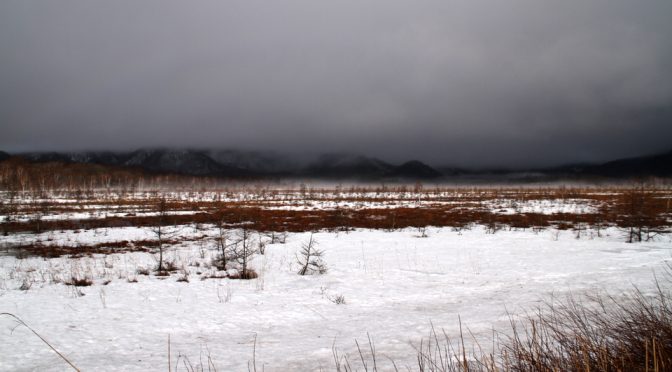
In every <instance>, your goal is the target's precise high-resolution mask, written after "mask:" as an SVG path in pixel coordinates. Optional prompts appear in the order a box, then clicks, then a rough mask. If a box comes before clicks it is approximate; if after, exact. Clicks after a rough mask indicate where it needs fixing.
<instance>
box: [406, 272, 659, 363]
mask: <svg viewBox="0 0 672 372" xmlns="http://www.w3.org/2000/svg"><path fill="white" fill-rule="evenodd" d="M667 282H668V284H669V283H670V282H671V278H670V277H669V275H668V277H667ZM670 301H671V298H670V291H669V290H668V289H664V288H663V287H662V286H661V285H660V283H659V282H658V281H657V280H656V291H655V293H654V294H653V295H646V294H645V293H643V292H642V291H640V290H639V289H634V290H633V291H631V292H630V293H629V294H626V295H623V296H611V295H595V296H584V297H582V298H580V299H577V298H576V297H568V298H566V299H563V300H561V301H553V302H547V303H546V304H545V305H543V306H542V307H540V308H539V309H538V310H537V311H535V312H534V313H532V314H528V315H526V316H523V317H520V318H514V317H513V316H511V317H510V319H511V330H510V331H511V332H510V333H509V335H508V336H504V337H503V338H502V339H501V341H500V342H499V344H498V345H497V346H495V347H494V349H495V350H494V352H492V353H487V354H486V353H485V352H483V351H482V349H481V348H480V346H478V345H477V344H476V346H477V347H474V348H471V349H472V351H471V352H469V351H467V350H466V348H465V346H464V345H465V341H464V337H460V340H459V341H458V342H457V343H453V342H452V341H451V340H450V339H449V338H448V337H447V335H446V334H445V333H443V334H442V335H438V334H437V332H436V331H435V330H432V333H431V335H430V338H429V340H425V341H423V343H422V344H421V345H420V348H419V349H418V359H417V360H418V370H419V371H428V372H435V371H441V372H443V371H460V372H463V371H544V372H545V371H549V372H550V371H577V372H579V371H581V372H588V371H624V372H625V371H653V372H659V371H671V370H672V303H671V302H670ZM493 337H495V336H494V335H493Z"/></svg>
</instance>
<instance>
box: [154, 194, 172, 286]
mask: <svg viewBox="0 0 672 372" xmlns="http://www.w3.org/2000/svg"><path fill="white" fill-rule="evenodd" d="M156 212H157V213H158V214H157V216H156V217H157V218H156V222H155V224H154V226H152V227H151V228H150V230H151V231H152V233H154V235H155V236H156V240H157V245H158V247H159V265H158V267H157V268H156V271H157V273H158V274H159V275H165V274H166V272H165V271H166V270H165V268H164V265H163V245H164V243H165V242H166V240H168V239H170V238H171V237H173V236H175V234H176V233H177V232H176V231H175V230H174V229H173V228H172V224H171V221H169V213H168V203H167V202H166V198H165V197H164V196H161V197H160V198H159V199H158V200H157V201H156Z"/></svg>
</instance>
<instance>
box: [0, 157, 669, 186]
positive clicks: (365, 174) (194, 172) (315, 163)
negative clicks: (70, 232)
mask: <svg viewBox="0 0 672 372" xmlns="http://www.w3.org/2000/svg"><path fill="white" fill-rule="evenodd" d="M13 155H16V157H19V158H21V159H24V160H27V161H30V162H61V163H85V164H86V163H88V164H99V165H106V166H115V167H132V168H134V169H140V170H143V171H147V172H153V173H171V174H183V175H190V176H213V177H221V178H233V179H291V178H301V179H325V180H360V181H379V180H382V181H404V180H431V181H437V182H440V181H451V180H453V181H455V180H458V181H459V180H479V179H483V180H504V181H506V180H512V181H515V180H522V181H525V180H529V181H544V180H553V179H563V178H565V179H599V178H606V179H609V178H612V179H614V178H616V179H618V178H620V179H626V178H636V177H638V178H641V177H672V151H670V152H667V153H661V154H657V155H650V156H642V157H635V158H628V159H621V160H614V161H610V162H606V163H598V164H570V165H565V166H560V167H552V168H526V169H474V168H467V167H454V166H435V167H432V166H429V165H427V164H425V163H423V162H421V161H418V160H408V161H405V162H402V163H398V164H393V163H389V162H386V161H383V160H381V159H378V158H375V157H368V156H363V155H352V154H322V155H305V154H304V155H298V154H284V153H278V152H264V151H237V150H194V149H140V150H136V151H130V152H111V151H100V152H93V151H89V152H34V153H21V154H13ZM7 158H10V154H7V153H0V161H2V160H3V159H7Z"/></svg>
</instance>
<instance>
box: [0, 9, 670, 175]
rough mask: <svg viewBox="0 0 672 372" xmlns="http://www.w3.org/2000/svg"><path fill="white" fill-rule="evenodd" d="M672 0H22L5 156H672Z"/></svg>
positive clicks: (2, 33)
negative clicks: (103, 152)
mask: <svg viewBox="0 0 672 372" xmlns="http://www.w3.org/2000/svg"><path fill="white" fill-rule="evenodd" d="M670 14H672V2H670V1H669V0H662V1H630V0H627V1H626V0H564V1H539V0H513V1H473V0H471V1H466V0H465V1H452V0H441V1H439V0H436V1H431V0H427V1H422V0H421V1H410V0H404V1H402V0H370V1H361V0H357V1H355V0H339V1H314V0H277V1H255V0H240V1H227V0H225V1H199V2H186V1H173V0H168V1H166V0H161V1H142V2H137V1H126V0H125V1H88V0H87V1H84V0H82V1H71V0H62V1H48V2H44V1H18V0H16V1H13V0H8V1H3V2H2V3H0V129H1V133H2V135H1V136H0V149H5V150H9V151H29V150H78V149H131V148H135V147H145V146H180V147H236V148H241V147H242V148H256V149H272V150H291V151H295V152H296V151H299V152H300V151H307V152H315V151H318V152H319V151H347V152H360V153H365V154H370V155H377V156H382V157H384V158H387V159H389V160H402V159H409V158H420V159H424V160H427V161H430V162H432V163H434V164H451V163H452V164H461V165H509V166H520V165H541V164H552V163H562V162H571V161H582V160H585V161H599V160H605V159H609V158H613V157H619V156H630V155H639V154H643V153H650V152H656V151H661V150H666V149H668V148H672V141H671V140H670V138H672V123H671V120H672V43H670V40H672V26H670V24H671V23H670V22H669V18H670V17H669V16H670Z"/></svg>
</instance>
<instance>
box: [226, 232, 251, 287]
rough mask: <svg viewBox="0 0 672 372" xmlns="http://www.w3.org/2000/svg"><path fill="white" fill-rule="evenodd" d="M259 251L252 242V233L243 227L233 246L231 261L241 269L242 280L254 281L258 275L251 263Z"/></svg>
mask: <svg viewBox="0 0 672 372" xmlns="http://www.w3.org/2000/svg"><path fill="white" fill-rule="evenodd" d="M255 253H257V249H256V248H255V247H254V244H253V242H252V231H251V230H250V229H249V228H248V227H247V226H243V227H242V229H241V230H240V236H239V239H238V240H237V241H236V242H235V243H234V244H233V245H232V246H231V259H232V260H234V261H235V262H236V263H238V265H239V267H240V279H254V278H256V273H255V272H254V270H252V269H250V267H249V263H250V260H251V259H252V257H253V256H254V254H255Z"/></svg>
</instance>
